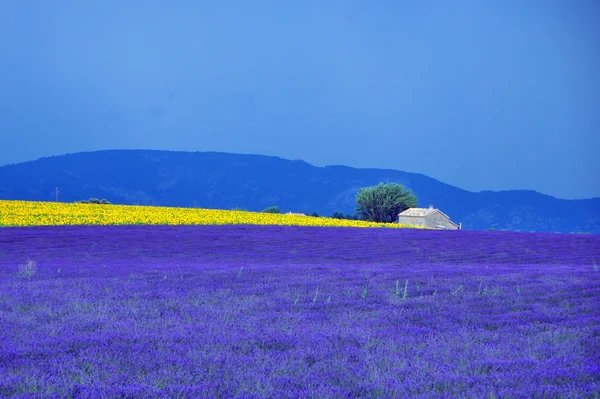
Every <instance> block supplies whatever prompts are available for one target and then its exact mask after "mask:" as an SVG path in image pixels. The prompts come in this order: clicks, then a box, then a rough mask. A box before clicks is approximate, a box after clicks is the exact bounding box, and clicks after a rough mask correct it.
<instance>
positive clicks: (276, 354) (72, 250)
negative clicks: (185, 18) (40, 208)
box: [0, 225, 600, 398]
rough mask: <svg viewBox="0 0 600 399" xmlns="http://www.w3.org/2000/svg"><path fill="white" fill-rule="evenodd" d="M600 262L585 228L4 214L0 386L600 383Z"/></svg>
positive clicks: (70, 392)
mask: <svg viewBox="0 0 600 399" xmlns="http://www.w3.org/2000/svg"><path fill="white" fill-rule="evenodd" d="M28 260H30V261H32V262H30V263H29V266H26V264H27V262H28ZM33 262H35V264H34V263H33ZM599 269H600V236H594V235H560V234H543V233H511V232H476V231H427V230H413V229H407V230H405V229H358V228H322V227H287V226H241V225H238V226H78V227H28V228H3V229H0V397H3V398H4V397H8V398H12V397H14V398H38V397H39V398H65V397H67V398H68V397H71V398H116V397H119V398H204V397H207V398H208V397H210V398H408V397H410V398H445V397H447V398H600V364H599V360H600V270H599Z"/></svg>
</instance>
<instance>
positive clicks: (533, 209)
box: [0, 150, 600, 234]
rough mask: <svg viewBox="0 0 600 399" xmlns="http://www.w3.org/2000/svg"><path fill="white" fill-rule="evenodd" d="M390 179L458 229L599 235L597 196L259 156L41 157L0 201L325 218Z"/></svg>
mask: <svg viewBox="0 0 600 399" xmlns="http://www.w3.org/2000/svg"><path fill="white" fill-rule="evenodd" d="M380 182H397V183H400V184H402V185H405V186H406V187H408V188H410V189H411V190H412V191H413V192H415V193H416V194H417V197H418V199H419V204H420V206H428V205H430V204H431V205H434V206H435V207H436V208H439V209H441V210H442V211H443V212H444V213H446V214H447V215H449V216H450V217H451V219H452V220H453V221H455V222H457V223H458V222H461V223H462V226H463V228H464V229H473V230H480V229H490V228H493V229H507V230H520V231H546V232H564V233H568V232H588V233H595V234H600V198H594V199H586V200H561V199H556V198H554V197H551V196H547V195H543V194H540V193H537V192H535V191H523V190H518V191H500V192H492V191H482V192H479V193H475V192H470V191H466V190H462V189H459V188H457V187H453V186H451V185H448V184H445V183H442V182H440V181H438V180H435V179H432V178H430V177H427V176H424V175H421V174H417V173H406V172H401V171H397V170H388V169H356V168H351V167H347V166H325V167H315V166H312V165H310V164H308V163H306V162H304V161H290V160H286V159H282V158H278V157H272V156H264V155H242V154H230V153H218V152H174V151H147V150H111V151H97V152H82V153H77V154H68V155H62V156H55V157H47V158H41V159H38V160H36V161H31V162H24V163H19V164H14V165H6V166H2V167H0V199H25V200H38V201H53V200H54V198H55V187H59V188H60V194H59V200H61V201H68V202H71V201H74V200H75V199H88V198H90V197H96V198H106V199H107V200H109V201H110V202H112V203H114V204H131V205H133V204H141V205H164V206H177V207H202V208H218V209H232V208H244V209H247V210H251V211H260V210H262V209H264V208H266V207H267V206H270V205H277V206H279V208H280V209H281V210H282V211H283V212H287V211H294V212H304V213H308V214H310V213H312V212H317V213H318V214H319V215H326V216H330V215H331V214H332V213H333V212H335V211H341V212H344V213H346V214H347V213H350V214H352V213H354V207H355V198H356V193H357V191H358V190H359V189H360V188H361V187H365V186H370V185H374V184H377V183H380Z"/></svg>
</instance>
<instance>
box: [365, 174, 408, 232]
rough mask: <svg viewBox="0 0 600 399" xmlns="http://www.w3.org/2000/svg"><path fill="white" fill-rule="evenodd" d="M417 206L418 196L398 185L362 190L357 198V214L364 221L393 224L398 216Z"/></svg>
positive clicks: (381, 185) (384, 185)
mask: <svg viewBox="0 0 600 399" xmlns="http://www.w3.org/2000/svg"><path fill="white" fill-rule="evenodd" d="M416 206H417V196H416V195H415V194H413V192H412V191H410V190H408V189H407V188H405V187H404V186H402V185H400V184H397V183H380V184H378V185H377V186H370V187H364V188H361V189H360V190H359V191H358V194H357V196H356V214H357V215H358V216H359V217H360V218H361V219H363V220H369V221H372V222H383V223H393V222H395V221H396V219H397V218H398V214H399V213H400V212H402V211H404V210H406V209H408V208H415V207H416Z"/></svg>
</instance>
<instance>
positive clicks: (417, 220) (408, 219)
mask: <svg viewBox="0 0 600 399" xmlns="http://www.w3.org/2000/svg"><path fill="white" fill-rule="evenodd" d="M398 223H400V224H414V225H415V226H425V218H424V217H423V216H402V215H399V216H398Z"/></svg>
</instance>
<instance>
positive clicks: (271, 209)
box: [261, 206, 281, 213]
mask: <svg viewBox="0 0 600 399" xmlns="http://www.w3.org/2000/svg"><path fill="white" fill-rule="evenodd" d="M261 212H265V213H281V211H280V210H279V207H278V206H269V207H267V208H265V209H263V210H262V211H261Z"/></svg>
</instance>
